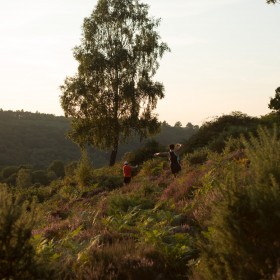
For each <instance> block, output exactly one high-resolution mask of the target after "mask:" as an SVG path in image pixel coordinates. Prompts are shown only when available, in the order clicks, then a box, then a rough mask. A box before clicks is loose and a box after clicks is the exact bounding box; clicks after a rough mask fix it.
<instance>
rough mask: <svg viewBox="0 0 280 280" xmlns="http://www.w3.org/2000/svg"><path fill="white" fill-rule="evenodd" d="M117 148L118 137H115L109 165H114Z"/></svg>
mask: <svg viewBox="0 0 280 280" xmlns="http://www.w3.org/2000/svg"><path fill="white" fill-rule="evenodd" d="M118 148H119V138H118V137H116V138H115V139H114V146H113V150H112V152H111V156H110V163H109V166H114V165H115V163H116V158H117V153H118Z"/></svg>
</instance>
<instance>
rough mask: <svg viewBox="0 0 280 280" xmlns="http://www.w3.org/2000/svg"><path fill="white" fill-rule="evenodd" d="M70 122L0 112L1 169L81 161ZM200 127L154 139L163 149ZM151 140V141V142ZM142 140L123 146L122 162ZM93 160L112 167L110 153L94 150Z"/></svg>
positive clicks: (167, 131)
mask: <svg viewBox="0 0 280 280" xmlns="http://www.w3.org/2000/svg"><path fill="white" fill-rule="evenodd" d="M69 127H70V124H69V120H68V119H66V118H65V117H62V116H59V117H58V116H54V115H51V114H42V113H31V112H25V111H4V110H0V165H2V166H7V165H20V164H29V165H32V166H35V167H47V166H49V164H50V163H51V162H53V161H54V160H61V161H63V162H65V163H67V162H71V161H76V160H79V159H80V149H79V147H78V146H77V145H75V144H74V143H73V142H72V141H71V140H69V139H68V138H67V136H66V134H67V131H68V130H69ZM197 129H198V126H193V125H192V124H190V123H189V124H188V126H186V127H180V126H179V125H178V124H177V125H176V126H170V125H168V124H167V123H166V122H164V123H163V124H162V129H161V133H160V134H158V135H156V136H155V137H154V138H153V139H155V140H156V141H158V142H159V143H160V144H161V145H164V146H167V145H168V144H169V143H173V142H179V141H182V140H186V139H188V138H189V137H190V136H192V135H193V134H194V132H195V131H196V130H197ZM149 140H151V138H149V139H148V140H147V141H149ZM143 144H144V142H143V143H140V141H139V138H136V137H134V138H131V139H129V141H128V143H127V144H125V145H121V146H120V150H119V154H118V159H120V158H121V157H122V156H123V155H124V154H125V153H127V152H129V151H132V150H135V149H137V148H139V147H140V146H141V145H143ZM89 156H90V158H91V160H92V162H93V164H94V165H95V166H103V165H106V164H107V163H108V156H109V155H108V154H107V153H106V151H98V150H94V151H93V150H91V151H90V153H89Z"/></svg>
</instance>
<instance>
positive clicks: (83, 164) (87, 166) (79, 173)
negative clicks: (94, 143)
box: [75, 150, 93, 188]
mask: <svg viewBox="0 0 280 280" xmlns="http://www.w3.org/2000/svg"><path fill="white" fill-rule="evenodd" d="M92 170H93V166H92V164H91V162H90V160H89V158H88V155H87V152H86V151H85V150H84V151H83V152H82V158H81V160H80V162H79V164H78V166H77V169H76V172H75V178H76V180H77V182H78V184H79V186H81V187H82V188H84V187H87V186H89V184H90V183H91V180H92Z"/></svg>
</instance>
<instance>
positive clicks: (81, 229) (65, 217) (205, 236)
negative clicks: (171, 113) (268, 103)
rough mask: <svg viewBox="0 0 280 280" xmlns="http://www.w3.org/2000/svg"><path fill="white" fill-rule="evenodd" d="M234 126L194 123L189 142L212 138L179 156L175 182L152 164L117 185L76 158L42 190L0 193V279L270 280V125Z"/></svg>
mask: <svg viewBox="0 0 280 280" xmlns="http://www.w3.org/2000/svg"><path fill="white" fill-rule="evenodd" d="M244 118H245V119H247V116H245V115H240V114H233V115H232V116H222V117H220V118H217V119H216V120H213V121H212V122H211V123H208V124H205V125H204V126H202V127H201V128H200V130H199V133H198V134H196V136H195V135H194V136H193V137H196V138H195V139H196V141H195V140H194V138H191V139H190V140H189V141H193V142H192V143H202V138H203V135H204V133H203V130H204V131H205V133H206V132H207V134H205V135H209V133H210V130H211V129H210V128H209V127H211V126H212V127H214V128H215V133H216V136H217V137H216V138H215V137H213V138H211V139H212V140H211V141H210V139H209V142H208V143H206V144H205V145H204V146H202V145H198V144H197V145H198V146H199V148H197V149H195V150H194V151H191V152H187V151H186V152H185V154H184V155H183V157H182V167H183V168H182V171H181V173H180V174H179V176H178V177H176V178H173V176H172V174H171V173H170V170H169V164H168V160H167V159H166V158H153V159H149V160H146V161H144V162H143V163H142V164H141V165H140V166H139V168H138V169H137V170H135V174H134V177H133V180H132V183H131V184H129V185H127V186H123V185H122V173H121V172H122V165H121V163H120V162H119V163H117V164H116V165H115V166H114V167H110V168H109V167H103V168H93V167H92V166H91V164H90V161H89V159H88V158H87V155H86V154H83V157H82V158H81V160H80V162H79V164H78V165H77V166H76V167H75V168H73V169H72V172H70V171H68V173H67V175H66V176H65V177H64V178H62V179H55V180H53V181H52V182H51V183H50V184H49V185H47V186H40V185H36V186H32V184H30V185H29V186H27V185H24V184H23V185H22V186H21V187H20V186H18V187H16V188H14V187H12V186H8V185H7V184H1V185H0V192H1V195H0V199H1V201H0V213H1V215H0V228H1V231H0V233H1V235H0V256H1V257H0V267H1V270H0V279H153V280H154V279H192V280H198V279H199V280H200V279H204V280H209V279H221V280H222V279H232V280H239V279H240V280H244V279H250V280H251V279H252V280H253V279H270V280H275V279H280V275H279V274H280V267H279V260H280V248H279V246H280V238H279V232H280V214H279V213H280V188H279V187H280V139H279V135H280V131H279V126H277V125H276V124H274V125H272V123H275V120H274V121H273V122H271V120H272V119H273V118H274V116H273V115H271V116H266V117H263V118H262V119H258V120H256V119H255V120H254V121H256V122H262V123H263V124H265V123H266V124H267V125H266V126H264V125H262V126H257V125H253V126H252V127H251V128H250V129H247V130H244V127H245V126H244V127H243V128H242V125H241V124H240V123H242V122H243V119H244ZM225 119H226V120H229V119H230V120H231V122H230V123H231V125H229V122H225ZM236 119H239V121H240V122H236ZM233 120H234V122H233ZM225 123H226V125H225ZM233 123H235V125H233ZM237 123H238V124H240V125H237V126H236V124H237ZM230 126H231V129H229V127H230ZM218 127H219V128H220V129H218ZM222 127H223V129H222ZM238 127H239V128H238ZM247 127H250V125H249V124H247ZM237 128H238V129H237ZM236 130H239V131H241V132H242V134H241V135H240V134H239V135H237V134H235V133H233V134H232V132H233V131H236ZM226 132H227V137H225V134H226ZM243 132H246V133H243ZM210 134H211V133H210ZM205 135H204V136H205ZM219 135H223V136H224V137H225V138H224V140H225V141H223V142H222V141H220V142H219V143H220V145H218V146H217V145H212V144H213V139H214V138H215V139H220V137H218V136H219ZM213 136H214V134H213ZM217 143H218V142H216V144H217ZM193 145H194V144H193ZM185 149H189V146H188V142H187V141H186V143H185ZM138 152H139V150H138ZM138 152H137V151H135V153H134V156H136V155H137V153H138ZM142 152H145V151H143V150H142ZM130 156H133V155H130ZM21 178H23V179H22V180H23V181H24V176H23V177H19V178H18V183H20V182H21V181H20V180H21Z"/></svg>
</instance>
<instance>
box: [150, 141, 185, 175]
mask: <svg viewBox="0 0 280 280" xmlns="http://www.w3.org/2000/svg"><path fill="white" fill-rule="evenodd" d="M181 147H182V144H176V145H174V144H170V145H169V152H161V153H155V154H154V155H155V156H168V157H169V161H170V169H171V173H172V174H173V175H174V177H176V176H177V174H178V173H179V172H180V171H181V169H182V168H181V164H180V158H179V154H178V151H179V150H180V149H181Z"/></svg>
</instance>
